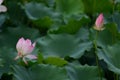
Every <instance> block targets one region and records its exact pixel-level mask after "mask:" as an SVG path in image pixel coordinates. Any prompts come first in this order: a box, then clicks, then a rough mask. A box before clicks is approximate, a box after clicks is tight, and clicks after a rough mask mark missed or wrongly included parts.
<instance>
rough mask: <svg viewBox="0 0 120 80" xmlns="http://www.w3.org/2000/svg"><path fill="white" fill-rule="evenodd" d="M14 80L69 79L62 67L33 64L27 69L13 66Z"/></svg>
mask: <svg viewBox="0 0 120 80" xmlns="http://www.w3.org/2000/svg"><path fill="white" fill-rule="evenodd" d="M13 70H14V80H69V78H68V76H67V72H66V70H65V69H64V68H59V67H56V66H52V65H43V64H41V65H40V64H39V65H35V66H33V67H31V68H29V69H25V68H24V67H21V66H14V67H13Z"/></svg>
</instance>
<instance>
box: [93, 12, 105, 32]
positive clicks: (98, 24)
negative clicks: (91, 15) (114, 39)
mask: <svg viewBox="0 0 120 80" xmlns="http://www.w3.org/2000/svg"><path fill="white" fill-rule="evenodd" d="M103 23H104V16H103V14H102V13H101V14H100V15H99V16H98V17H97V19H96V21H95V26H94V29H95V30H98V31H101V30H104V27H103Z"/></svg>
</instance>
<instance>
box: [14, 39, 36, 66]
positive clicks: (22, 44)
mask: <svg viewBox="0 0 120 80" xmlns="http://www.w3.org/2000/svg"><path fill="white" fill-rule="evenodd" d="M34 47H35V43H33V44H32V42H31V40H29V39H26V40H25V39H24V38H20V39H19V40H18V42H17V45H16V49H17V51H18V55H17V57H16V58H15V60H17V59H19V58H22V59H23V61H24V62H25V64H28V63H27V61H26V60H25V58H29V59H37V57H36V56H35V55H32V54H30V53H31V52H32V51H33V49H34Z"/></svg>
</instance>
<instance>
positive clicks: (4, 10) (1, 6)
mask: <svg viewBox="0 0 120 80" xmlns="http://www.w3.org/2000/svg"><path fill="white" fill-rule="evenodd" d="M2 3H3V0H0V12H6V11H7V8H6V6H4V5H1V4H2Z"/></svg>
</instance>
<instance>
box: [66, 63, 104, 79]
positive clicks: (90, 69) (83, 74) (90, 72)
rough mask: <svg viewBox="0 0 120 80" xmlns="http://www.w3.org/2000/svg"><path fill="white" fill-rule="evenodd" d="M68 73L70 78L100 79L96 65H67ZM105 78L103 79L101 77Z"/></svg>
mask: <svg viewBox="0 0 120 80" xmlns="http://www.w3.org/2000/svg"><path fill="white" fill-rule="evenodd" d="M67 71H68V75H69V77H70V79H71V80H100V77H99V75H98V72H97V71H98V68H97V67H96V66H88V65H85V66H73V65H72V66H71V67H70V66H68V67H67ZM103 80H105V79H103Z"/></svg>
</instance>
